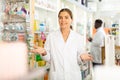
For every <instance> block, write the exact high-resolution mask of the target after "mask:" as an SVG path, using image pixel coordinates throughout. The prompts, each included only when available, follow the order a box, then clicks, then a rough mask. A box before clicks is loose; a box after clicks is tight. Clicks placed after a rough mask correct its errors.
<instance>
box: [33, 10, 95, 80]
mask: <svg viewBox="0 0 120 80" xmlns="http://www.w3.org/2000/svg"><path fill="white" fill-rule="evenodd" d="M58 21H59V25H60V28H59V30H58V31H54V32H52V33H50V34H49V35H48V36H47V39H46V42H45V46H44V48H41V47H37V46H35V47H34V48H35V49H33V50H32V52H35V53H39V54H41V55H42V58H43V59H44V60H46V61H49V62H50V71H49V80H82V77H81V70H80V63H82V61H90V60H92V59H93V58H92V56H91V55H90V54H88V53H86V51H85V47H84V46H83V38H82V37H81V36H80V35H79V34H78V33H76V32H74V31H73V30H71V28H70V26H71V23H72V21H73V15H72V12H71V11H70V10H69V9H68V8H63V9H61V10H60V12H59V14H58Z"/></svg>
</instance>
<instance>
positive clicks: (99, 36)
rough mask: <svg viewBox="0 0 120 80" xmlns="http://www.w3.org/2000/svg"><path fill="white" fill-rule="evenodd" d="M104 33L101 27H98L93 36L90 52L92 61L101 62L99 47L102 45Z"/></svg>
mask: <svg viewBox="0 0 120 80" xmlns="http://www.w3.org/2000/svg"><path fill="white" fill-rule="evenodd" d="M105 35H106V34H105V32H104V29H103V27H100V28H98V29H97V32H96V33H95V35H94V37H93V40H92V44H91V50H90V53H91V55H92V56H93V59H94V60H93V62H94V63H102V57H101V56H102V55H101V54H102V53H101V47H102V46H104V41H105Z"/></svg>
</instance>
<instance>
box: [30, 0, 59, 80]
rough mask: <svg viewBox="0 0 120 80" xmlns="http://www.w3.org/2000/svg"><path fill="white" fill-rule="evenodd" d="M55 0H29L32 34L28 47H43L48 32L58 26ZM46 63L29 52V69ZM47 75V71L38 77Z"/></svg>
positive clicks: (39, 56)
mask: <svg viewBox="0 0 120 80" xmlns="http://www.w3.org/2000/svg"><path fill="white" fill-rule="evenodd" d="M57 1H58V0H35V1H33V0H31V2H30V6H31V7H30V10H31V13H30V19H31V20H30V22H31V23H30V27H31V29H32V35H31V38H30V41H29V45H30V48H29V49H32V48H33V45H36V46H39V47H44V43H45V41H46V37H47V35H48V34H49V32H51V31H53V30H56V29H57V28H58V26H57V5H56V4H57ZM46 64H47V62H46V61H44V60H43V59H42V57H41V55H40V54H38V53H30V56H29V67H30V70H32V69H38V68H40V67H45V66H46ZM38 77H39V76H38ZM47 77H48V73H47V72H46V74H45V75H44V76H42V77H40V79H43V78H44V79H43V80H47V79H48V78H47ZM36 79H37V78H36Z"/></svg>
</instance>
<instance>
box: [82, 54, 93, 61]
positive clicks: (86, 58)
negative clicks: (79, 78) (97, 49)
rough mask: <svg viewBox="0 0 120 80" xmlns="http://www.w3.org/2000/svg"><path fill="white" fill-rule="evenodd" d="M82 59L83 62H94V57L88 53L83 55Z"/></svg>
mask: <svg viewBox="0 0 120 80" xmlns="http://www.w3.org/2000/svg"><path fill="white" fill-rule="evenodd" d="M80 58H81V60H82V61H93V57H92V55H90V54H88V53H84V54H81V55H80Z"/></svg>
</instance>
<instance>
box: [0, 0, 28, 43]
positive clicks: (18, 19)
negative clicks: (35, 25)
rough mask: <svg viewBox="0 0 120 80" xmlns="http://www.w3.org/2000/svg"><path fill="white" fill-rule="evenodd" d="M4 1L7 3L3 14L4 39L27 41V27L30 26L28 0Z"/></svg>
mask: <svg viewBox="0 0 120 80" xmlns="http://www.w3.org/2000/svg"><path fill="white" fill-rule="evenodd" d="M4 2H5V4H6V5H5V6H4V7H5V9H4V10H3V11H4V12H3V13H4V15H3V16H2V18H3V19H2V22H3V25H4V28H3V30H2V36H1V38H2V40H3V41H8V42H11V41H23V42H26V29H27V27H28V26H29V24H27V22H26V17H27V15H29V14H28V12H29V9H28V7H27V4H28V2H27V0H26V1H25V0H14V1H13V0H5V1H4ZM26 2H27V3H26ZM23 6H24V7H23Z"/></svg>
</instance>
